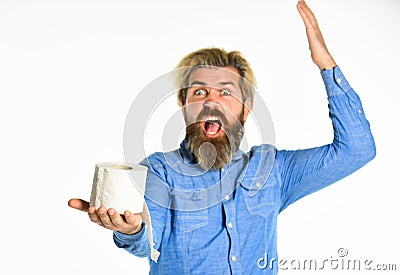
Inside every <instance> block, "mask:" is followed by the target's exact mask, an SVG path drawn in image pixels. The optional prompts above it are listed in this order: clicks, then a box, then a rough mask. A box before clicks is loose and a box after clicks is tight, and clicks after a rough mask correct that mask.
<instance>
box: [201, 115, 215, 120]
mask: <svg viewBox="0 0 400 275" xmlns="http://www.w3.org/2000/svg"><path fill="white" fill-rule="evenodd" d="M204 120H219V118H218V117H216V116H208V117H205V119H204Z"/></svg>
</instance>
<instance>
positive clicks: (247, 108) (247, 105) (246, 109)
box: [243, 100, 253, 122]
mask: <svg viewBox="0 0 400 275" xmlns="http://www.w3.org/2000/svg"><path fill="white" fill-rule="evenodd" d="M243 107H244V110H243V120H244V122H246V120H247V117H248V116H249V114H250V112H251V109H252V108H253V105H252V104H251V100H246V101H245V102H244V103H243Z"/></svg>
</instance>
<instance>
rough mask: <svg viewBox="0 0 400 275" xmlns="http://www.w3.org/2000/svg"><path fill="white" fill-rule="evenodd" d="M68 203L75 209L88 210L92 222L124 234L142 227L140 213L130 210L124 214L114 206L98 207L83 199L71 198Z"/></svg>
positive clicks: (137, 230) (135, 231) (134, 231)
mask: <svg viewBox="0 0 400 275" xmlns="http://www.w3.org/2000/svg"><path fill="white" fill-rule="evenodd" d="M68 205H69V206H70V207H72V208H74V209H77V210H80V211H83V212H87V213H88V214H89V218H90V220H91V221H92V222H94V223H97V224H98V225H100V226H102V227H104V228H107V229H110V230H115V231H119V232H121V233H123V234H135V233H138V232H139V231H140V230H141V229H142V217H141V216H140V214H133V213H131V212H130V211H128V210H126V211H125V212H124V215H120V214H118V213H117V211H115V209H113V208H109V209H106V208H105V207H104V206H100V207H99V208H98V209H96V208H95V207H93V206H90V205H89V203H88V202H87V201H84V200H82V199H70V200H69V201H68Z"/></svg>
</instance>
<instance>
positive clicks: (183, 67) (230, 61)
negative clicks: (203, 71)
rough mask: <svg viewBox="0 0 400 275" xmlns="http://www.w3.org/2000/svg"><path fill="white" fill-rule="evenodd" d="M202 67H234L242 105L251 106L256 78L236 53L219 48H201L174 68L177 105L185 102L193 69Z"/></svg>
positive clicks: (246, 63)
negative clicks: (247, 102)
mask: <svg viewBox="0 0 400 275" xmlns="http://www.w3.org/2000/svg"><path fill="white" fill-rule="evenodd" d="M203 66H210V67H221V68H224V67H234V68H236V69H237V70H238V71H239V75H240V76H241V77H240V80H239V87H240V90H241V91H242V97H243V103H245V102H246V101H250V103H251V105H250V106H253V101H254V95H255V89H256V78H255V76H254V73H253V70H252V69H251V67H250V64H249V63H248V62H247V60H246V59H245V58H244V57H243V55H242V54H241V53H240V52H238V51H231V52H227V51H226V50H224V49H221V48H203V49H200V50H197V51H195V52H192V53H190V54H188V55H186V56H185V57H184V58H183V59H182V60H181V61H180V62H179V64H178V65H177V66H176V68H177V69H179V70H178V77H177V80H176V82H177V85H178V88H179V90H178V104H179V105H180V106H183V105H184V104H185V102H186V94H187V87H188V81H189V76H190V74H191V72H192V71H193V69H195V68H198V67H203Z"/></svg>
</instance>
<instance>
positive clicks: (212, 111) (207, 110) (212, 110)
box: [197, 106, 229, 125]
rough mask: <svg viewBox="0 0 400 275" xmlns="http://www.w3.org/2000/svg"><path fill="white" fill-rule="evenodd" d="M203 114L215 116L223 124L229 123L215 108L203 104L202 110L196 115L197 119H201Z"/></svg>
mask: <svg viewBox="0 0 400 275" xmlns="http://www.w3.org/2000/svg"><path fill="white" fill-rule="evenodd" d="M205 116H216V117H218V118H219V119H221V121H222V122H223V124H224V125H227V124H228V123H229V121H228V119H227V118H226V116H225V115H224V114H223V113H222V112H221V111H220V110H218V109H216V108H210V107H208V106H204V108H203V110H201V112H200V113H199V115H198V116H197V121H201V120H202V119H203V117H205Z"/></svg>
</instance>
